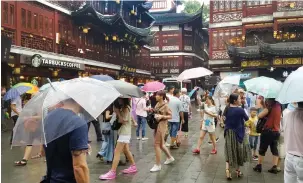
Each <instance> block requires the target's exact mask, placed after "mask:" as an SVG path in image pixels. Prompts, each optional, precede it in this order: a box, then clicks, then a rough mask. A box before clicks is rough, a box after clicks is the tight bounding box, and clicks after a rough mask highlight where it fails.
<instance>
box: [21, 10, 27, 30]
mask: <svg viewBox="0 0 303 183" xmlns="http://www.w3.org/2000/svg"><path fill="white" fill-rule="evenodd" d="M21 26H22V28H26V10H25V9H21Z"/></svg>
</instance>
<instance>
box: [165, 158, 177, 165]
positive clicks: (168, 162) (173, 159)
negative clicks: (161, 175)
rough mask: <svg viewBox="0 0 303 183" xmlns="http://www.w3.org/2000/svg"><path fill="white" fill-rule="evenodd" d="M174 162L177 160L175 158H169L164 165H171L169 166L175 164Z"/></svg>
mask: <svg viewBox="0 0 303 183" xmlns="http://www.w3.org/2000/svg"><path fill="white" fill-rule="evenodd" d="M174 161H175V158H174V157H171V158H168V159H166V161H165V162H164V165H169V164H171V163H172V162H174Z"/></svg>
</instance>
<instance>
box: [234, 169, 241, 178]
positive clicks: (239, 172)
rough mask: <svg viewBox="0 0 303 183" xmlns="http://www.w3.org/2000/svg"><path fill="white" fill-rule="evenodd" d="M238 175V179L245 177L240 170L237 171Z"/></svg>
mask: <svg viewBox="0 0 303 183" xmlns="http://www.w3.org/2000/svg"><path fill="white" fill-rule="evenodd" d="M236 173H237V177H238V178H241V177H243V173H242V172H241V171H240V170H236Z"/></svg>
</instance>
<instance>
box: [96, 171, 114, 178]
mask: <svg viewBox="0 0 303 183" xmlns="http://www.w3.org/2000/svg"><path fill="white" fill-rule="evenodd" d="M115 178H116V172H114V171H111V170H110V171H109V172H107V173H106V174H104V175H100V177H99V179H100V180H112V179H115Z"/></svg>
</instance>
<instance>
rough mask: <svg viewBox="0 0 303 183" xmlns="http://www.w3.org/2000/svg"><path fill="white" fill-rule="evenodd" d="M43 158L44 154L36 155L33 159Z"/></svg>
mask: <svg viewBox="0 0 303 183" xmlns="http://www.w3.org/2000/svg"><path fill="white" fill-rule="evenodd" d="M39 158H42V154H36V155H35V156H32V157H31V159H39Z"/></svg>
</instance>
